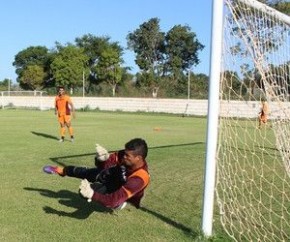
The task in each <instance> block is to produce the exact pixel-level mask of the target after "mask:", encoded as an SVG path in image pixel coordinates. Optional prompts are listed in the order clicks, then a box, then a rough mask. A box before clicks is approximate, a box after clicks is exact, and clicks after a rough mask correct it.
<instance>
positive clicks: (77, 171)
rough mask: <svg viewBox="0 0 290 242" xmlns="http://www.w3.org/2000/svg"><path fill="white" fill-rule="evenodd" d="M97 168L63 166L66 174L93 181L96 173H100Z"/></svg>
mask: <svg viewBox="0 0 290 242" xmlns="http://www.w3.org/2000/svg"><path fill="white" fill-rule="evenodd" d="M100 171H101V170H100V169H99V168H87V167H77V166H65V167H64V168H63V172H64V174H65V175H66V176H69V177H76V178H80V179H87V180H88V181H89V182H95V181H96V177H97V175H98V174H99V173H100Z"/></svg>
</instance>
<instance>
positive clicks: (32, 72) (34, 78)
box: [20, 65, 46, 90]
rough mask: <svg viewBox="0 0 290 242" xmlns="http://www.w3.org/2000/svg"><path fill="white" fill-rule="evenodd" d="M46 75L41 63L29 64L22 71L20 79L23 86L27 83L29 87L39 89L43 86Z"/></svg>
mask: <svg viewBox="0 0 290 242" xmlns="http://www.w3.org/2000/svg"><path fill="white" fill-rule="evenodd" d="M45 76H46V74H45V72H44V69H43V67H41V66H39V65H28V66H26V68H25V69H24V70H23V71H22V74H21V77H20V81H21V84H22V86H24V85H25V86H27V87H28V89H31V90H37V89H41V88H42V87H43V83H44V82H43V81H44V79H45Z"/></svg>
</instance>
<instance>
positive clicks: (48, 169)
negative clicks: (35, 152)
mask: <svg viewBox="0 0 290 242" xmlns="http://www.w3.org/2000/svg"><path fill="white" fill-rule="evenodd" d="M43 171H44V172H45V173H47V174H58V175H60V176H64V174H63V167H60V166H44V167H43Z"/></svg>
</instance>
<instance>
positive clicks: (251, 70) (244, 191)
mask: <svg viewBox="0 0 290 242" xmlns="http://www.w3.org/2000/svg"><path fill="white" fill-rule="evenodd" d="M223 11H224V13H223V18H224V19H223V37H222V60H221V73H220V93H219V98H220V105H219V109H220V110H219V122H218V146H217V147H218V149H217V154H216V158H217V170H216V171H217V179H216V189H215V190H216V197H217V204H218V207H219V212H220V218H221V223H222V225H223V227H224V229H225V230H226V232H227V233H228V234H229V235H230V236H231V237H232V238H233V239H234V240H235V241H289V239H290V103H289V101H290V72H289V71H290V17H289V16H287V15H284V14H282V13H279V12H277V11H275V10H274V9H272V8H270V7H268V6H266V5H264V4H261V3H260V2H257V1H255V0H225V1H224V10H223ZM264 100H265V101H266V103H267V104H268V107H269V108H268V111H266V112H265V114H266V117H265V118H266V119H267V118H268V120H266V119H263V118H264V116H263V117H262V119H261V122H260V124H261V126H259V117H260V116H259V115H260V114H261V113H260V112H261V107H262V101H264ZM267 116H268V117H267Z"/></svg>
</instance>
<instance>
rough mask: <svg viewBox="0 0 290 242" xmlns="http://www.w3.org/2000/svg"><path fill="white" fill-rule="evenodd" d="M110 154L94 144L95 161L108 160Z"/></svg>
mask: <svg viewBox="0 0 290 242" xmlns="http://www.w3.org/2000/svg"><path fill="white" fill-rule="evenodd" d="M109 156H110V154H109V152H108V151H107V150H106V149H105V148H104V147H102V146H100V145H99V144H96V156H95V161H96V162H97V161H100V162H103V161H105V160H107V159H108V158H109Z"/></svg>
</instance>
